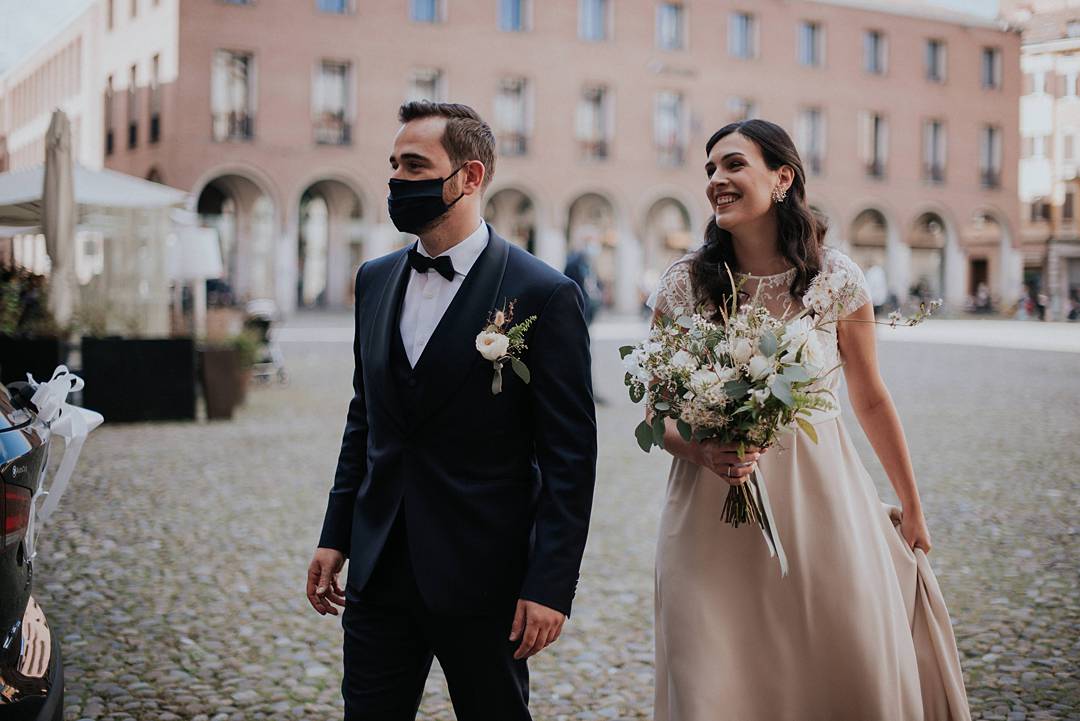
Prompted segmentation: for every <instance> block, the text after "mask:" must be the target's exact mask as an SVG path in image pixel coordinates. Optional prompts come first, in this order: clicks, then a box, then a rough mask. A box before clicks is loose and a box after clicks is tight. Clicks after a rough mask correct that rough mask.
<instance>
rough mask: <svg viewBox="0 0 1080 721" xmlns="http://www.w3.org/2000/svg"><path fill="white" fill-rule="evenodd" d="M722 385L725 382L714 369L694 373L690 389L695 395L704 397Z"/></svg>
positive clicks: (691, 376) (691, 377)
mask: <svg viewBox="0 0 1080 721" xmlns="http://www.w3.org/2000/svg"><path fill="white" fill-rule="evenodd" d="M721 383H723V380H722V379H721V378H720V376H719V375H717V373H716V371H714V370H712V369H709V370H698V371H694V372H693V373H692V374H691V375H690V388H691V389H692V390H693V391H694V392H695V393H699V394H702V395H705V394H708V393H710V392H711V391H712V390H713V389H714V388H716V387H717V386H718V385H720V384H721Z"/></svg>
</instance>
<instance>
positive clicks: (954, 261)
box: [943, 225, 967, 310]
mask: <svg viewBox="0 0 1080 721" xmlns="http://www.w3.org/2000/svg"><path fill="white" fill-rule="evenodd" d="M966 278H967V253H965V252H964V249H963V248H961V247H960V239H959V238H958V237H957V235H956V229H955V228H953V227H952V226H951V225H950V226H947V227H946V228H945V288H944V289H943V290H944V293H945V298H944V300H945V304H946V305H947V306H949V307H950V308H952V309H953V310H957V309H960V308H963V307H964V304H965V303H966V302H967V288H965V287H964V280H965V279H966Z"/></svg>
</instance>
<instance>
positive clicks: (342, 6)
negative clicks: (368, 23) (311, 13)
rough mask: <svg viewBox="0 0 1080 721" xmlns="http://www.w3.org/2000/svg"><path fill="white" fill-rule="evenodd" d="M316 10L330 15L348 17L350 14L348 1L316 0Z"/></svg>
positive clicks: (350, 9)
mask: <svg viewBox="0 0 1080 721" xmlns="http://www.w3.org/2000/svg"><path fill="white" fill-rule="evenodd" d="M315 7H316V9H317V10H318V11H319V12H321V13H329V14H331V15H348V14H349V13H350V12H352V8H351V7H350V4H349V0H317V2H316V5H315Z"/></svg>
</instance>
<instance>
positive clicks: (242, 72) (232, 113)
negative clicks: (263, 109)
mask: <svg viewBox="0 0 1080 721" xmlns="http://www.w3.org/2000/svg"><path fill="white" fill-rule="evenodd" d="M254 71H255V56H254V55H252V54H251V53H241V52H233V51H231V50H218V51H216V52H215V53H214V65H213V68H212V70H211V77H210V105H211V112H212V115H213V134H214V140H218V141H222V140H250V139H251V138H253V137H255V84H254Z"/></svg>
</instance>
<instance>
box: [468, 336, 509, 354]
mask: <svg viewBox="0 0 1080 721" xmlns="http://www.w3.org/2000/svg"><path fill="white" fill-rule="evenodd" d="M509 348H510V339H509V338H507V337H506V336H504V335H503V334H502V333H492V332H491V331H487V332H484V333H481V334H480V335H478V336H476V350H478V351H480V355H482V356H484V359H485V360H489V361H497V360H499V359H500V358H502V357H503V356H505V355H506V351H507V349H509Z"/></svg>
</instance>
